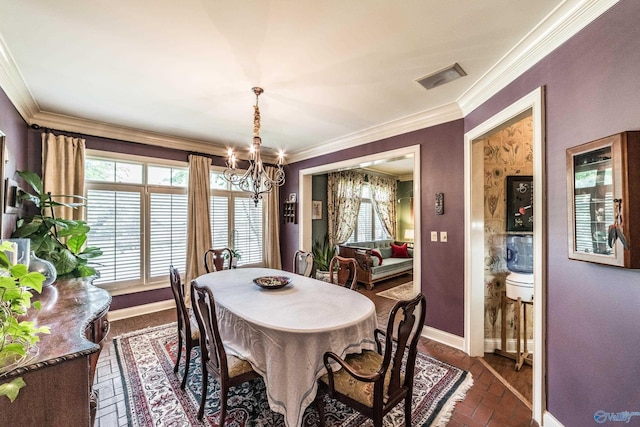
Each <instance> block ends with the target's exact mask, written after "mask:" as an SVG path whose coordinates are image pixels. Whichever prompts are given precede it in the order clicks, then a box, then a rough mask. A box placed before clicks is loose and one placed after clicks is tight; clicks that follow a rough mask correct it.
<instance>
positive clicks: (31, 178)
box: [17, 171, 42, 198]
mask: <svg viewBox="0 0 640 427" xmlns="http://www.w3.org/2000/svg"><path fill="white" fill-rule="evenodd" d="M17 174H18V175H20V177H21V178H22V179H24V180H25V181H26V182H27V184H29V185H30V186H31V188H33V191H35V192H36V194H37V195H38V196H40V198H42V179H40V177H39V176H38V174H36V173H34V172H29V171H18V172H17Z"/></svg>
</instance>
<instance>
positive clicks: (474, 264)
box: [464, 88, 546, 424]
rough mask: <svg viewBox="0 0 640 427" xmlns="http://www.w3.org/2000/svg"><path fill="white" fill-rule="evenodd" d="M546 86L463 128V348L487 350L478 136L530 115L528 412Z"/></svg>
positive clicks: (538, 351) (539, 290)
mask: <svg viewBox="0 0 640 427" xmlns="http://www.w3.org/2000/svg"><path fill="white" fill-rule="evenodd" d="M543 103H544V91H543V88H538V89H536V90H535V91H533V92H531V93H530V94H528V95H527V96H525V97H524V98H522V99H520V100H519V101H517V102H515V103H514V104H512V105H511V106H509V107H507V108H505V109H504V110H502V111H501V112H499V113H498V114H496V115H495V116H493V117H491V118H490V119H488V120H486V121H485V122H484V123H482V124H480V125H478V126H477V127H475V128H474V129H472V130H470V131H469V132H467V133H466V134H465V224H466V226H465V344H464V345H465V351H466V352H467V353H468V354H470V355H471V356H483V355H484V351H485V188H484V183H485V171H484V169H485V167H484V158H485V147H484V144H483V143H482V139H483V138H485V137H486V136H487V135H491V134H492V133H494V132H495V130H498V129H501V128H503V127H504V126H505V125H507V124H509V123H513V122H514V120H517V119H518V118H522V117H524V116H527V115H531V120H532V131H533V132H532V133H533V153H532V158H533V167H532V170H533V173H532V176H533V187H534V189H535V190H534V201H533V208H532V209H533V229H534V230H535V232H534V234H533V245H534V262H533V276H534V280H533V282H534V283H533V294H534V300H535V304H534V305H533V318H534V322H533V351H532V353H533V360H534V363H533V390H532V417H533V419H534V420H536V421H537V422H538V423H539V424H542V416H543V412H544V409H545V408H544V389H545V384H544V362H545V361H544V348H543V343H544V339H543V338H544V337H543V334H544V317H543V313H544V305H545V299H544V297H545V295H544V292H543V290H544V280H545V277H546V276H545V265H544V260H545V257H544V248H545V239H544V235H545V230H546V229H545V227H544V220H545V218H544V212H545V210H544V198H543V190H544V188H545V185H544V143H543V141H544V137H543V132H544V109H543V105H544V104H543Z"/></svg>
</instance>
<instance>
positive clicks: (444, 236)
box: [440, 231, 447, 242]
mask: <svg viewBox="0 0 640 427" xmlns="http://www.w3.org/2000/svg"><path fill="white" fill-rule="evenodd" d="M440 241H441V242H446V241H447V232H446V231H441V232H440Z"/></svg>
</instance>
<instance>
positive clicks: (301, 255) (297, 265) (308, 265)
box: [293, 251, 314, 277]
mask: <svg viewBox="0 0 640 427" xmlns="http://www.w3.org/2000/svg"><path fill="white" fill-rule="evenodd" d="M313 260H314V257H313V254H312V253H311V252H305V251H296V253H295V254H294V255H293V272H294V273H296V274H302V275H303V276H306V277H311V275H312V273H313Z"/></svg>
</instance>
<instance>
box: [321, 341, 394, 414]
mask: <svg viewBox="0 0 640 427" xmlns="http://www.w3.org/2000/svg"><path fill="white" fill-rule="evenodd" d="M345 362H347V364H349V366H351V367H352V368H353V370H355V371H357V372H359V373H361V374H363V375H366V374H373V373H376V372H378V370H379V369H380V365H382V356H381V355H379V354H378V353H376V352H375V351H371V350H364V351H363V352H362V353H357V354H350V355H348V356H347V357H346V358H345ZM390 373H391V370H387V375H386V376H385V380H384V390H385V398H384V399H383V400H384V401H386V400H387V398H386V395H387V392H386V391H387V389H388V387H389V381H390V379H391V376H390ZM320 381H322V382H323V383H325V384H327V385H328V384H329V376H328V374H325V375H323V376H322V377H320ZM373 385H374V383H372V382H363V381H358V380H357V379H355V378H353V377H352V376H351V375H349V373H348V372H347V371H345V370H344V369H340V370H339V371H337V372H334V373H333V388H334V390H335V391H337V392H338V393H340V394H343V395H345V396H347V397H350V398H351V399H353V400H356V401H358V402H360V403H362V404H363V405H366V406H368V407H370V408H371V407H373Z"/></svg>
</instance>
